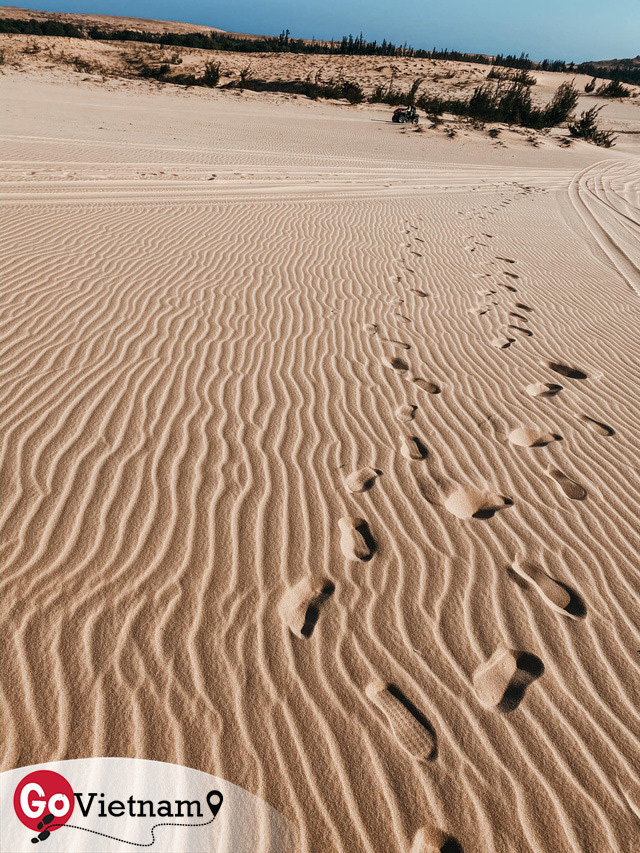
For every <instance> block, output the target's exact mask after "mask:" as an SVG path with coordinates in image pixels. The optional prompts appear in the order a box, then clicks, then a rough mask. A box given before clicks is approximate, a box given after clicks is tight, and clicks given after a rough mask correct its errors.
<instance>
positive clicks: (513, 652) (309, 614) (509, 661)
mask: <svg viewBox="0 0 640 853" xmlns="http://www.w3.org/2000/svg"><path fill="white" fill-rule="evenodd" d="M507 203H508V202H507ZM411 227H412V228H413V229H414V231H415V230H417V228H416V226H411ZM407 233H410V232H407ZM483 236H485V237H487V238H490V239H492V235H489V234H485V235H483ZM413 237H414V239H416V240H418V239H419V238H418V237H416V236H415V234H414V235H413ZM420 242H423V241H422V240H420ZM410 245H411V244H409V247H410ZM476 245H479V244H476ZM482 245H485V246H486V244H482ZM472 251H473V249H472ZM413 254H418V253H416V252H414V253H413ZM420 256H421V255H420ZM495 260H497V261H501V262H502V263H503V264H509V265H514V264H516V260H515V259H512V258H507V257H504V256H495ZM484 277H491V278H494V273H493V272H491V273H484V275H483V278H484ZM500 277H504V278H507V279H509V281H508V282H500V281H496V282H495V285H493V287H492V288H486V289H483V290H480V291H479V292H478V295H479V296H480V297H481V298H483V299H484V300H485V302H484V303H483V304H481V305H480V306H478V307H476V308H472V309H471V311H470V313H472V314H475V315H477V316H479V317H482V316H484V315H486V314H488V313H490V312H492V311H495V310H497V309H499V308H500V303H499V301H498V299H494V298H493V297H497V296H498V291H497V290H496V289H495V288H496V287H500V288H502V290H503V291H504V292H505V293H507V294H515V293H517V292H518V288H517V287H516V286H515V282H516V281H517V280H519V275H518V274H517V273H515V272H511V271H506V270H504V269H503V270H501V271H500ZM397 280H398V281H399V280H400V278H399V277H398V279H397ZM409 292H410V293H412V294H414V296H416V297H418V298H420V299H428V297H429V294H428V293H427V292H425V291H424V290H420V289H417V288H410V289H409ZM396 302H397V303H398V305H399V304H401V303H403V302H404V300H396ZM394 304H395V303H394ZM533 313H534V309H533V308H532V307H530V306H529V305H528V304H526V303H525V302H514V303H513V304H512V305H510V306H508V309H507V322H506V323H505V324H504V325H503V326H502V328H501V329H500V331H499V333H498V334H497V335H495V336H494V337H493V338H492V339H491V340H490V343H491V344H492V345H493V346H494V347H496V348H498V349H501V350H506V349H509V348H510V347H511V346H512V344H514V343H516V341H517V340H518V338H519V339H521V340H522V341H524V340H526V339H527V338H531V337H533V334H534V333H533V331H532V330H531V329H530V328H529V317H530V315H531V314H533ZM394 317H395V318H396V319H398V320H401V321H403V322H405V323H411V318H409V317H407V316H406V315H404V314H402V313H401V312H400V311H399V310H396V311H395V312H394ZM364 332H365V333H366V334H367V335H369V336H372V337H373V336H378V337H379V340H380V342H381V344H387V345H389V346H395V347H399V348H400V349H401V350H402V351H403V352H404V353H408V352H409V351H410V350H411V345H410V344H409V343H408V342H405V341H400V340H395V339H393V338H383V337H381V336H380V329H379V326H378V324H377V323H368V324H366V325H365V326H364ZM381 364H382V366H383V367H384V368H385V369H387V370H389V371H392V372H393V373H394V374H396V375H398V376H400V377H401V378H402V379H403V380H405V381H406V382H407V383H408V385H409V386H410V387H415V388H418V389H421V390H422V391H424V392H426V393H427V394H429V395H437V394H440V392H441V389H440V386H439V385H438V384H436V383H435V382H433V381H431V380H430V379H425V378H424V377H422V376H420V375H418V374H416V373H413V372H412V370H411V365H410V361H409V357H408V356H407V355H403V356H399V355H394V354H384V355H382V356H381ZM540 366H541V367H542V368H543V369H544V370H546V371H548V372H550V373H552V374H557V375H558V376H561V377H563V378H564V379H569V380H572V381H582V380H586V379H588V376H587V374H586V373H585V372H584V371H583V370H581V369H580V368H578V367H575V366H571V365H567V364H564V363H563V362H561V361H556V360H554V359H544V360H542V361H541V362H540ZM563 390H564V388H563V386H562V385H560V384H558V383H557V382H547V381H543V380H542V379H541V380H537V381H534V382H532V383H531V384H529V385H527V386H526V387H525V388H524V389H523V391H524V392H525V393H526V394H528V395H529V396H530V397H535V398H540V399H545V398H552V397H554V396H555V395H557V394H559V393H560V392H562V391H563ZM418 411H419V407H418V405H416V404H415V403H405V404H402V405H400V406H399V407H398V408H397V409H396V410H395V412H394V417H395V420H396V421H397V422H398V423H399V424H401V425H402V429H403V430H404V431H403V432H401V433H400V434H399V437H398V449H399V452H400V454H401V455H402V456H403V457H404V458H405V459H406V460H407V462H409V463H418V462H422V461H423V460H426V459H427V458H428V456H429V451H428V448H427V447H426V446H425V444H424V443H423V442H422V440H421V439H420V437H419V436H418V435H416V434H414V433H413V432H412V431H410V428H409V425H410V424H411V423H412V422H413V421H414V419H415V417H416V414H417V413H418ZM577 419H578V420H579V422H580V423H581V424H583V425H584V426H585V427H586V428H588V429H589V430H591V431H592V432H594V433H595V434H596V435H598V436H602V437H609V436H612V435H614V434H615V431H614V430H613V429H612V428H611V427H610V426H608V425H607V424H604V423H602V422H600V421H598V420H597V419H596V418H592V417H591V416H589V415H586V414H581V415H579V416H578V418H577ZM507 440H508V442H509V443H510V444H511V445H512V446H513V447H514V448H540V447H545V446H547V445H550V444H552V443H554V442H557V441H561V440H562V436H560V435H557V434H555V433H553V432H551V431H550V430H549V429H546V428H542V427H539V426H533V425H530V424H522V425H520V426H517V427H515V428H514V429H513V430H511V432H509V434H508V436H507ZM544 474H545V475H546V476H547V477H548V478H550V479H551V480H552V481H553V482H554V483H555V484H556V486H557V489H558V491H559V494H560V496H562V497H566V498H568V499H570V500H572V501H582V500H584V499H585V498H586V497H587V491H586V489H585V488H584V487H583V486H582V485H581V484H580V483H577V482H575V481H574V480H573V479H572V478H571V477H570V476H569V475H568V474H566V473H565V472H563V471H561V470H560V469H559V468H556V467H555V466H553V465H548V466H546V467H545V468H544ZM382 475H383V472H382V471H380V470H379V469H376V468H373V467H364V468H360V469H357V470H355V471H352V472H351V473H350V474H348V475H347V476H346V477H345V479H344V484H343V485H344V489H345V491H346V492H347V493H348V494H349V495H351V496H352V497H353V498H354V499H356V498H357V497H358V496H360V495H362V494H363V493H366V492H368V491H369V490H370V489H372V488H374V487H375V483H376V481H377V480H378V479H379V478H380V477H381V476H382ZM512 504H513V501H512V500H511V499H510V498H508V497H506V496H504V495H501V494H498V493H496V492H495V491H494V490H493V489H491V488H489V487H487V486H484V485H483V486H478V485H468V484H467V485H457V486H456V487H455V488H454V489H453V491H452V492H451V493H450V494H449V495H448V497H447V498H446V499H445V500H444V503H443V506H444V508H445V509H446V510H447V511H448V512H449V513H451V514H452V515H454V516H455V517H456V518H458V519H462V520H466V519H488V518H492V517H493V516H494V515H495V513H496V512H498V511H500V510H503V509H505V508H506V507H509V506H510V505H512ZM337 529H338V533H339V544H340V549H341V551H342V554H343V556H344V558H345V560H347V561H349V562H366V561H369V560H371V559H372V558H373V557H374V555H375V551H376V542H375V539H374V537H373V534H372V531H371V530H370V528H369V524H368V522H367V521H366V519H364V518H362V517H361V516H360V515H356V514H354V515H345V516H343V517H342V518H340V519H339V520H338V521H337ZM506 576H507V577H509V578H510V579H511V580H512V581H513V582H515V583H517V584H518V585H519V586H520V587H521V588H522V589H523V591H524V592H525V593H526V594H528V595H531V596H534V597H536V598H537V599H538V600H539V601H541V602H542V603H543V604H544V605H546V606H547V607H549V608H550V609H551V610H553V611H554V612H555V613H557V614H558V615H560V616H563V617H567V618H568V619H572V620H575V619H580V618H582V617H584V616H585V615H586V607H585V605H584V603H583V601H582V599H581V598H580V596H579V595H578V593H577V592H576V591H575V590H573V589H572V588H571V587H569V586H568V585H567V584H565V583H563V582H562V581H560V580H558V579H556V578H553V577H551V576H550V575H549V574H547V572H546V571H545V570H544V569H543V568H542V567H541V566H539V565H538V564H537V563H535V562H533V561H531V560H528V559H527V558H526V557H524V556H522V555H517V556H516V557H515V559H514V560H513V562H512V564H511V565H510V566H509V567H508V568H507V570H506ZM335 589H336V586H335V584H334V582H333V581H332V580H330V579H329V578H326V577H325V578H321V579H320V580H313V579H312V578H311V577H305V578H303V579H302V580H301V581H300V582H299V583H298V584H296V585H295V586H294V587H293V588H291V589H290V590H289V591H288V592H287V593H286V594H285V596H284V597H283V599H282V602H281V614H282V618H283V621H284V622H285V624H286V626H287V627H288V629H289V630H290V632H291V634H292V635H293V636H294V637H297V638H300V639H309V638H310V637H311V636H312V634H313V632H314V629H315V627H316V623H317V622H318V620H319V618H320V616H321V613H322V611H323V610H324V608H325V606H326V604H327V601H328V600H329V599H330V598H331V596H332V595H333V594H334V592H335ZM543 672H544V664H543V662H542V661H541V660H540V658H538V657H537V656H536V655H534V654H531V653H530V652H527V651H524V650H518V649H511V648H508V647H506V646H505V645H503V644H500V645H498V647H497V648H496V649H495V651H494V652H493V654H492V655H491V656H490V657H489V658H488V659H487V660H486V661H485V662H483V663H482V664H480V666H478V667H477V669H476V670H475V672H474V674H473V678H472V686H473V689H474V692H475V695H476V698H477V701H478V702H479V704H480V705H481V706H482V707H483V708H485V709H487V710H491V711H498V712H502V713H509V712H511V711H513V710H515V709H516V708H517V707H518V705H519V704H520V702H521V701H522V699H523V698H524V695H525V692H526V690H527V688H528V687H529V685H531V684H532V683H533V682H534V681H535V680H536V679H537V678H539V677H540V676H541V675H542V674H543ZM364 693H365V696H366V698H367V699H368V700H369V702H370V703H371V705H372V706H373V707H374V708H375V711H376V712H377V713H378V714H379V715H380V717H381V719H382V720H384V721H386V724H387V725H388V727H389V729H390V732H391V734H392V735H393V737H394V738H395V740H396V741H397V743H398V745H399V746H400V747H401V748H402V750H403V751H404V752H405V753H406V754H407V755H408V756H410V758H411V759H413V760H415V761H418V762H430V761H433V760H434V759H435V758H436V757H437V738H436V733H435V731H434V729H433V728H432V726H431V724H430V723H429V721H428V719H427V718H426V717H425V716H424V714H423V713H422V711H420V709H419V708H417V707H416V706H415V705H414V704H413V703H412V702H411V700H410V699H409V698H408V697H407V696H406V695H405V694H404V693H402V691H401V690H400V688H398V687H397V686H395V685H394V684H391V683H387V682H385V681H383V680H380V679H379V678H374V679H373V680H372V681H370V682H369V683H368V684H367V686H366V688H365V690H364ZM427 850H429V851H442V853H446V851H450V852H451V851H462V847H461V846H460V844H459V842H458V841H457V840H456V839H455V838H454V837H453V836H451V835H449V834H447V833H446V832H445V831H444V830H442V829H440V828H438V827H435V826H433V825H431V824H425V825H423V826H422V827H420V828H419V829H418V830H417V832H416V833H415V835H414V838H413V843H412V846H411V853H420V851H427Z"/></svg>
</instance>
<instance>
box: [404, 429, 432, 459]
mask: <svg viewBox="0 0 640 853" xmlns="http://www.w3.org/2000/svg"><path fill="white" fill-rule="evenodd" d="M400 453H402V455H403V456H404V458H405V459H410V460H413V461H418V460H420V459H426V458H427V456H428V455H429V451H428V450H427V448H426V447H425V446H424V444H423V443H422V442H421V441H420V439H419V438H418V437H417V436H415V435H403V436H402V444H401V447H400Z"/></svg>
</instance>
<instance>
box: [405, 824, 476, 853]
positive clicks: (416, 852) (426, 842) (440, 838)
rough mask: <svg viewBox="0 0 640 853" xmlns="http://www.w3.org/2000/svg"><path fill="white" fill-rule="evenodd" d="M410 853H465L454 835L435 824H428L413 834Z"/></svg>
mask: <svg viewBox="0 0 640 853" xmlns="http://www.w3.org/2000/svg"><path fill="white" fill-rule="evenodd" d="M409 853H463V850H462V846H461V844H460V842H459V841H458V840H457V839H456V838H454V837H453V836H452V835H448V834H447V833H446V832H443V830H441V829H438V827H437V826H434V825H433V824H426V825H425V826H421V827H420V829H419V830H418V831H417V832H416V834H415V835H414V836H413V841H412V842H411V850H410V851H409Z"/></svg>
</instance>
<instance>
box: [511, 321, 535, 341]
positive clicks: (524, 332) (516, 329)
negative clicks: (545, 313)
mask: <svg viewBox="0 0 640 853" xmlns="http://www.w3.org/2000/svg"><path fill="white" fill-rule="evenodd" d="M508 328H509V329H513V331H514V332H518V334H520V335H525V336H526V337H527V338H532V337H533V332H532V331H531V329H524V328H523V327H522V326H515V325H513V324H512V325H510V326H508Z"/></svg>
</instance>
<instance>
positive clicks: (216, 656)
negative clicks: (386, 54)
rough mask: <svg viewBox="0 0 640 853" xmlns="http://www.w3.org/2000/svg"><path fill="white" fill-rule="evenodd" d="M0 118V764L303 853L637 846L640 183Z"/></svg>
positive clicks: (372, 143) (261, 114)
mask: <svg viewBox="0 0 640 853" xmlns="http://www.w3.org/2000/svg"><path fill="white" fill-rule="evenodd" d="M2 99H3V107H4V120H3V130H2V132H3V138H2V144H3V152H4V161H5V168H4V170H3V176H2V182H3V192H4V203H3V205H2V246H3V251H2V292H3V312H2V324H3V327H2V371H3V377H2V395H3V396H2V412H3V416H2V419H3V434H2V445H1V451H2V483H1V486H2V494H3V500H2V508H1V510H2V512H1V519H0V520H1V523H2V539H1V549H2V561H3V567H4V574H3V580H2V606H3V629H4V656H3V663H4V666H3V671H4V679H3V688H2V689H3V694H2V697H3V703H4V710H5V714H4V723H5V725H4V731H5V738H4V746H3V768H4V769H7V768H12V767H16V766H22V765H26V764H30V763H36V762H43V761H47V760H53V759H62V758H76V757H84V756H91V755H114V756H117V755H122V756H137V757H146V758H151V759H155V760H159V761H167V762H175V763H179V764H185V765H188V766H190V767H194V768H198V769H202V770H205V771H207V772H211V773H215V774H216V775H218V776H221V777H224V778H226V779H229V780H230V781H232V782H234V783H236V784H238V785H241V786H243V787H245V788H246V789H248V790H250V791H251V792H252V793H254V794H257V795H259V796H261V797H264V798H265V799H266V800H267V801H268V802H269V803H270V804H271V805H272V806H274V807H275V808H276V809H278V810H279V811H280V812H281V813H282V814H284V815H285V816H286V817H287V819H288V820H289V821H291V823H292V826H293V827H294V829H295V832H296V835H297V847H296V849H297V850H298V851H302V852H303V853H315V851H318V853H320V851H322V853H326V851H343V852H344V853H359V851H363V853H364V851H366V852H367V853H387V851H388V853H391V851H394V853H395V851H407V850H413V851H418V850H436V849H440V847H442V845H444V844H445V843H446V844H449V845H450V846H449V848H446V849H451V850H453V849H456V850H457V849H462V850H464V851H481V853H484V851H488V853H493V851H496V853H516V851H518V853H519V851H529V850H532V851H544V853H569V852H570V851H580V853H583V851H594V853H595V851H598V853H600V851H620V853H631V851H633V850H636V849H638V848H637V846H636V845H637V839H638V837H639V833H638V828H639V824H638V809H637V803H638V797H637V791H638V790H639V780H638V768H639V767H640V743H639V740H640V738H639V732H640V689H639V683H640V682H639V676H640V660H639V656H638V649H639V648H640V643H639V638H638V619H637V614H638V605H639V603H640V581H639V575H638V554H639V553H640V535H639V531H638V518H639V516H640V484H639V480H638V476H637V475H638V452H637V449H638V447H639V446H640V417H639V415H640V397H639V396H638V394H637V387H638V379H639V376H638V368H637V365H638V355H639V346H638V336H637V330H638V321H639V319H640V303H639V301H638V296H639V292H638V281H639V279H638V269H639V267H640V253H639V251H638V245H639V242H638V237H639V236H640V216H639V213H638V192H639V187H640V181H639V178H640V169H639V168H638V158H637V155H636V156H630V155H629V154H628V152H627V151H626V150H622V149H612V150H611V151H608V152H604V153H603V152H602V151H600V150H598V149H595V148H593V147H591V146H587V145H586V144H578V145H576V146H575V147H574V148H573V149H571V150H562V149H559V148H557V146H556V147H551V146H548V147H546V148H545V147H542V148H540V149H531V148H528V147H526V146H525V145H524V144H522V145H518V144H516V143H514V144H513V146H512V147H511V148H509V147H507V148H505V149H500V148H495V147H493V146H492V145H490V144H489V143H488V142H487V140H486V139H485V138H483V137H482V136H481V134H480V133H475V132H471V131H470V133H469V135H468V136H461V137H460V138H459V139H457V140H449V139H446V138H445V137H444V136H443V135H442V134H440V135H438V134H437V133H436V132H435V131H434V132H433V133H432V134H431V135H429V134H411V133H401V132H399V131H398V128H396V127H394V126H392V125H391V124H384V123H382V122H380V123H374V122H373V121H372V119H384V117H385V114H384V113H383V111H380V110H373V109H371V108H362V109H354V110H349V109H348V108H346V107H341V106H338V105H331V104H322V105H321V104H307V103H304V102H302V103H297V102H278V101H277V100H276V99H273V98H271V99H264V100H259V99H257V98H254V97H253V96H250V97H247V98H246V99H240V100H238V99H236V98H234V97H232V96H230V95H229V96H228V97H227V99H226V100H225V98H223V97H222V96H218V95H216V97H215V98H212V99H209V100H207V99H205V98H204V97H203V96H202V94H201V93H194V94H193V96H190V95H189V96H188V95H186V94H185V93H180V92H169V91H155V90H152V89H150V88H144V87H137V86H125V85H123V86H122V87H120V88H112V89H109V88H108V87H107V88H100V87H98V86H96V85H93V84H87V85H86V87H83V86H77V85H72V84H70V83H69V82H68V81H63V80H58V82H55V80H54V81H53V82H52V81H47V80H45V79H43V77H42V76H41V75H40V76H39V75H38V74H34V75H32V76H29V75H24V76H23V77H22V78H20V77H18V76H16V75H11V74H8V75H7V77H6V79H5V80H3V86H2ZM479 291H480V292H481V293H482V294H483V295H479ZM479 307H480V308H481V310H480V311H476V310H475V309H477V308H479ZM485 309H486V310H485ZM516 315H518V316H516ZM523 330H524V331H523ZM527 331H528V332H529V333H530V334H527V333H526V332H527ZM499 338H507V339H508V340H509V341H510V343H509V346H508V347H506V348H497V347H494V346H492V341H493V340H495V339H499ZM394 342H395V343H394ZM559 382H560V383H561V385H560V384H558V383H559ZM434 392H439V393H434ZM594 425H595V426H596V427H597V425H600V427H604V428H605V429H600V428H596V429H594ZM522 429H533V430H534V433H535V434H533V435H530V434H529V433H528V432H527V433H526V436H524V437H525V438H527V439H529V438H533V439H535V440H533V441H531V442H530V443H531V444H532V445H537V444H542V441H541V440H540V438H541V436H542V438H545V437H547V434H549V435H551V437H552V438H553V437H555V436H556V435H557V436H561V437H562V440H553V441H550V442H549V443H547V444H546V446H528V444H529V441H528V440H527V441H516V442H515V446H514V445H513V444H512V443H511V442H510V441H509V440H507V437H508V435H509V434H510V433H512V432H513V431H514V430H522ZM519 437H520V438H523V436H519ZM415 439H417V440H418V442H419V444H418V443H416V441H415ZM407 442H408V443H409V444H407ZM522 445H524V446H522ZM411 447H413V451H415V452H413V451H411ZM422 447H424V448H425V449H428V452H427V453H423V452H422V450H421V448H422ZM410 451H411V452H410ZM416 456H419V457H420V458H416ZM371 471H373V474H371ZM363 472H364V473H363ZM374 475H375V480H373V485H372V486H371V484H370V481H371V480H372V479H373V476H374ZM345 484H346V485H345ZM367 484H369V485H370V487H369V488H366V485H367ZM351 486H355V488H351ZM583 493H584V494H583ZM452 495H455V496H456V497H455V499H453V502H452ZM496 496H497V497H496ZM449 510H451V511H449ZM354 558H355V559H354ZM363 558H366V559H363ZM516 558H517V560H518V562H517V566H519V567H520V568H519V571H517V570H516V569H514V568H513V567H514V562H515V561H516ZM567 595H569V597H570V599H571V601H570V603H569V604H567ZM576 602H578V603H579V604H580V607H581V612H579V613H578V611H577V610H576V612H575V613H574V612H573V611H572V610H571V607H572V606H573V604H576ZM551 605H553V606H551ZM567 608H569V609H567ZM565 610H566V611H567V612H564V611H565ZM559 611H562V612H559ZM567 613H568V614H569V615H570V616H571V615H574V616H577V615H579V616H580V618H567ZM496 650H499V658H495V657H494V658H492V656H493V655H494V653H495V652H496ZM514 650H515V651H514ZM488 662H490V663H488ZM525 688H526V689H525ZM516 700H517V701H516Z"/></svg>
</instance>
